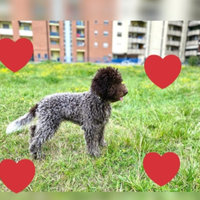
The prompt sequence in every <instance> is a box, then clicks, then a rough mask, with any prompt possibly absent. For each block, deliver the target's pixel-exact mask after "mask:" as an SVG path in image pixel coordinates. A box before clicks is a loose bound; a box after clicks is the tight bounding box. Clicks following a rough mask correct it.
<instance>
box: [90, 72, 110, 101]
mask: <svg viewBox="0 0 200 200" xmlns="http://www.w3.org/2000/svg"><path fill="white" fill-rule="evenodd" d="M99 72H100V70H99V71H98V73H97V75H96V76H95V77H94V78H93V80H92V85H91V89H92V91H94V92H95V93H96V94H97V95H98V96H100V97H101V98H102V99H105V100H106V97H107V89H108V84H109V77H108V75H107V74H105V73H103V74H101V72H100V73H99Z"/></svg>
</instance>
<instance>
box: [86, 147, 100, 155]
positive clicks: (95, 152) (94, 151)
mask: <svg viewBox="0 0 200 200" xmlns="http://www.w3.org/2000/svg"><path fill="white" fill-rule="evenodd" d="M88 153H89V154H90V155H91V156H92V157H100V156H101V152H100V151H99V150H94V149H92V150H89V151H88Z"/></svg>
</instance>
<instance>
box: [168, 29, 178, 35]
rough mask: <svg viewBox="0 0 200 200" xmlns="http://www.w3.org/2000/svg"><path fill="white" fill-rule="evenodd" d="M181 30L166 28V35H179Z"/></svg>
mask: <svg viewBox="0 0 200 200" xmlns="http://www.w3.org/2000/svg"><path fill="white" fill-rule="evenodd" d="M181 33H182V32H181V31H178V30H177V31H175V30H168V32H167V34H168V35H175V36H181Z"/></svg>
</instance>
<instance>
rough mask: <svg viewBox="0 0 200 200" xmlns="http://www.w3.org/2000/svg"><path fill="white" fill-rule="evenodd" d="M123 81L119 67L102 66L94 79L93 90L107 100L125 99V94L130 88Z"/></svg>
mask: <svg viewBox="0 0 200 200" xmlns="http://www.w3.org/2000/svg"><path fill="white" fill-rule="evenodd" d="M122 81H123V80H122V76H121V74H120V73H119V72H118V70H117V69H115V68H113V67H107V68H102V69H99V70H98V71H97V73H96V75H95V77H94V78H93V79H92V85H91V90H92V91H93V92H95V93H96V94H97V95H98V96H99V97H101V98H102V99H103V100H106V101H110V102H116V101H119V100H123V96H125V95H126V94H127V93H128V90H127V89H126V86H125V85H124V84H122Z"/></svg>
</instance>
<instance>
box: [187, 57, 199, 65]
mask: <svg viewBox="0 0 200 200" xmlns="http://www.w3.org/2000/svg"><path fill="white" fill-rule="evenodd" d="M188 64H189V65H190V66H197V65H198V64H199V57H197V56H191V57H190V58H189V59H188Z"/></svg>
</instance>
